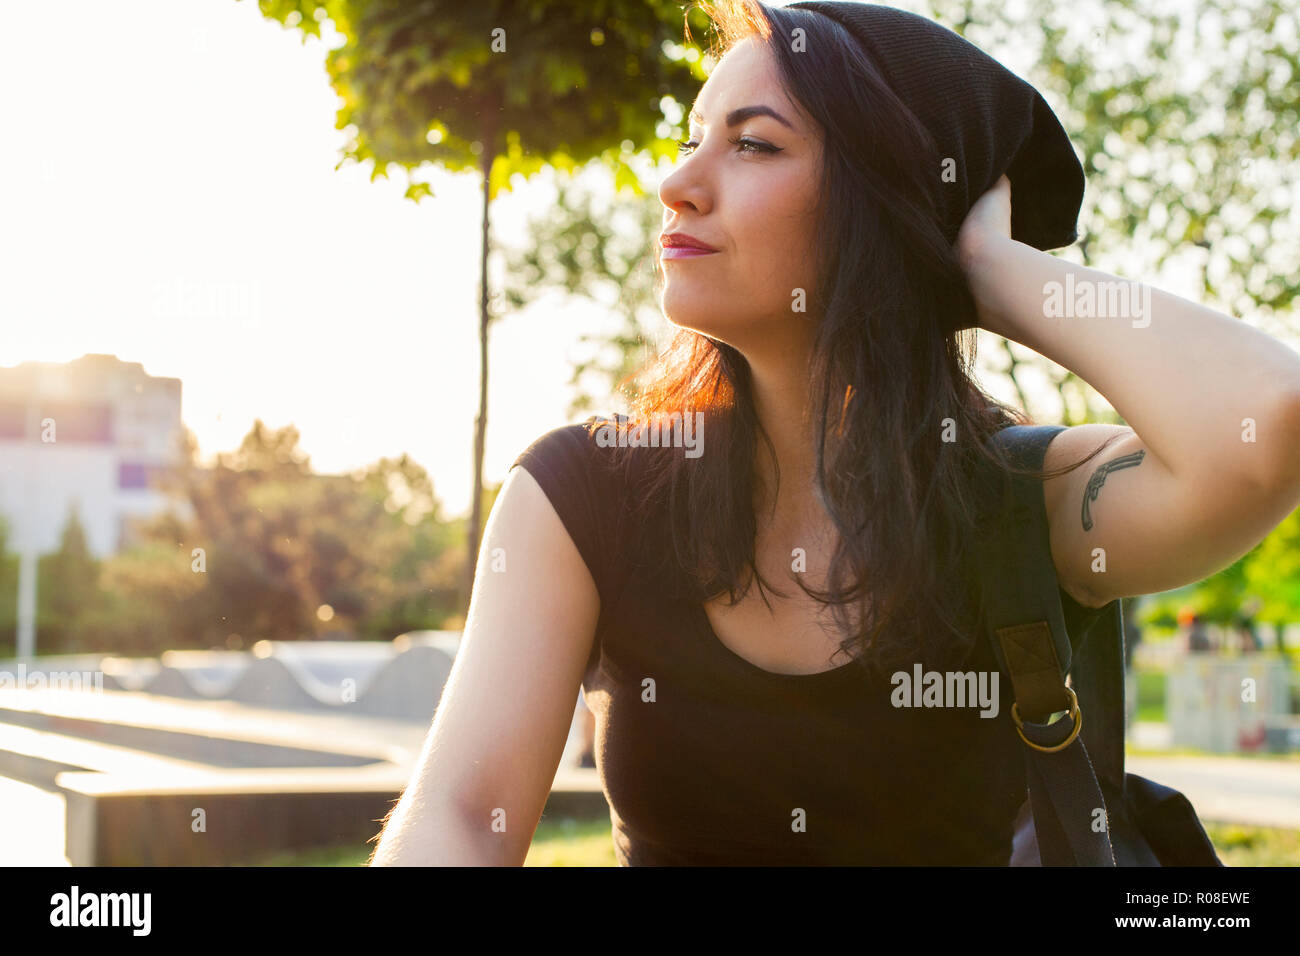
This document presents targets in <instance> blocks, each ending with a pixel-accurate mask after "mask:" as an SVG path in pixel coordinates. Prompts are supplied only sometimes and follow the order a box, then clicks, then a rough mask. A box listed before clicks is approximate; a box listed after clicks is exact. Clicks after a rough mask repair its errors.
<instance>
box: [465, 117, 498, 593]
mask: <svg viewBox="0 0 1300 956" xmlns="http://www.w3.org/2000/svg"><path fill="white" fill-rule="evenodd" d="M498 109H499V107H498V105H497V103H496V102H495V101H494V100H490V101H489V105H488V106H487V107H486V108H485V110H484V117H483V230H482V234H483V245H482V252H481V256H480V278H479V320H478V368H479V380H478V417H477V418H476V419H475V420H474V482H473V484H472V485H471V486H470V494H471V495H472V496H473V497H472V500H471V502H470V518H469V534H468V535H467V542H466V548H467V555H466V557H467V561H466V564H467V565H468V570H467V573H466V576H465V582H466V586H465V601H464V603H463V607H464V608H465V610H466V614H468V613H469V602H470V599H471V598H472V597H473V596H474V576H475V571H476V569H477V566H478V552H479V536H480V534H481V531H482V527H483V445H484V439H485V436H486V434H487V396H488V236H489V228H488V227H489V218H488V206H489V203H490V201H491V188H490V187H491V182H490V179H491V175H492V160H493V159H494V158H495V157H496V150H495V147H496V124H497V116H496V112H497V110H498Z"/></svg>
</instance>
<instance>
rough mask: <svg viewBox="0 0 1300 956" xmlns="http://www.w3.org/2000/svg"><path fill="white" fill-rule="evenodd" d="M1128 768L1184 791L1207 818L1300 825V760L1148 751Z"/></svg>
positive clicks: (1128, 763) (1132, 759)
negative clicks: (1170, 754)
mask: <svg viewBox="0 0 1300 956" xmlns="http://www.w3.org/2000/svg"><path fill="white" fill-rule="evenodd" d="M1125 767H1126V768H1127V770H1128V772H1129V773H1136V774H1139V775H1141V776H1143V777H1146V778H1148V779H1149V780H1154V781H1155V782H1156V783H1162V784H1164V785H1165V786H1167V787H1173V788H1174V789H1175V790H1181V791H1182V792H1183V794H1184V795H1186V797H1187V799H1188V800H1190V801H1191V802H1192V806H1193V807H1195V808H1196V814H1197V816H1199V817H1200V818H1201V819H1202V820H1206V821H1215V822H1221V823H1249V824H1255V825H1256V826H1268V827H1285V828H1288V829H1293V830H1300V761H1295V760H1270V759H1268V758H1266V757H1147V756H1142V757H1128V758H1127V759H1126V760H1125Z"/></svg>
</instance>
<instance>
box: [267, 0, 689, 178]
mask: <svg viewBox="0 0 1300 956" xmlns="http://www.w3.org/2000/svg"><path fill="white" fill-rule="evenodd" d="M258 6H259V9H260V10H261V12H262V13H263V15H265V16H266V17H268V18H270V19H273V20H277V21H279V22H280V23H282V24H284V25H285V26H287V27H293V28H296V29H299V30H301V31H302V34H303V39H304V42H305V41H306V38H307V37H308V36H317V37H318V36H320V35H321V33H320V25H321V23H322V22H323V21H325V20H328V21H329V22H330V23H331V24H332V25H333V27H334V29H335V30H336V31H337V32H338V34H340V35H341V36H342V37H343V43H342V45H340V46H338V47H337V48H335V49H333V50H331V51H330V52H329V54H328V55H327V58H326V69H327V71H328V72H329V77H330V82H331V84H332V86H333V88H334V90H335V92H336V93H338V95H339V97H340V99H341V100H342V105H341V106H340V107H339V111H338V115H337V122H336V124H335V125H336V126H337V128H339V129H341V130H345V131H346V132H347V133H348V134H349V139H348V141H347V144H346V145H345V147H344V150H343V159H342V160H341V162H340V165H342V164H343V163H344V162H349V161H351V162H358V163H360V162H364V161H365V160H371V161H372V162H373V164H374V165H373V169H372V171H371V178H372V179H375V178H378V177H380V176H387V175H388V169H387V167H388V165H389V164H390V163H392V164H396V165H397V166H399V167H402V168H405V169H407V170H408V171H409V170H413V169H415V168H417V167H419V166H420V165H421V164H423V163H436V164H437V165H438V166H440V167H442V168H444V169H447V170H451V171H456V170H463V169H481V167H482V162H483V159H482V157H483V154H484V151H485V150H490V152H491V155H492V156H493V163H492V170H491V176H490V186H489V198H493V197H495V196H496V195H497V193H498V192H499V191H500V190H502V189H508V188H509V186H510V181H511V177H513V176H515V175H516V174H518V175H520V176H522V177H524V178H525V179H526V178H527V177H529V176H531V175H532V174H534V173H536V172H537V171H539V170H540V169H542V168H543V167H544V166H547V165H550V166H554V167H555V168H557V169H561V170H571V169H573V168H574V167H575V166H576V165H578V164H579V163H582V162H585V161H587V160H588V159H590V158H591V157H593V156H599V157H601V159H602V160H603V161H605V162H608V163H609V164H610V165H611V166H613V167H615V168H619V167H622V169H623V171H622V172H621V173H620V174H619V175H620V178H621V179H622V181H623V182H624V183H625V184H627V185H630V186H632V187H633V188H638V185H637V180H636V177H635V175H632V174H631V173H630V170H628V169H627V168H626V166H625V159H626V157H627V156H628V155H629V154H630V153H633V152H636V151H638V150H643V149H648V150H650V151H651V152H652V153H655V154H657V155H664V156H667V155H670V154H671V152H672V150H673V148H674V146H673V143H672V136H671V132H672V131H671V130H665V129H663V128H662V127H661V123H662V122H663V116H662V114H661V111H660V101H661V100H662V99H663V98H664V97H665V96H669V97H673V98H674V99H676V100H678V101H682V102H688V101H689V98H692V97H694V95H695V92H696V90H697V89H698V88H699V85H700V83H702V82H703V80H704V75H705V74H704V63H703V58H702V57H701V56H700V54H699V51H698V50H693V51H690V52H688V51H687V50H686V49H685V48H683V46H682V44H683V40H684V32H685V26H686V22H687V21H686V19H685V15H684V12H683V7H684V4H681V3H665V2H649V0H603V2H592V3H585V4H573V3H565V2H558V0H480V2H477V3H468V4H467V3H457V2H451V0H442V2H438V0H425V2H420V3H412V2H410V0H259V4H258ZM690 26H691V35H692V36H695V37H698V36H701V35H702V34H707V32H708V20H707V18H705V17H704V16H703V15H702V14H701V13H700V11H698V10H696V11H692V12H691V15H690ZM430 194H431V193H430V191H429V189H428V187H427V184H426V185H425V186H420V187H415V186H413V187H412V188H411V190H408V195H410V196H411V197H412V198H416V199H418V198H420V197H421V196H424V195H430Z"/></svg>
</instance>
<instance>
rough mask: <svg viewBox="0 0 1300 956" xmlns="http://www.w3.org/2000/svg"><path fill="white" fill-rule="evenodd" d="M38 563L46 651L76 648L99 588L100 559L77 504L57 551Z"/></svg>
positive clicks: (39, 627) (40, 617) (40, 624)
mask: <svg viewBox="0 0 1300 956" xmlns="http://www.w3.org/2000/svg"><path fill="white" fill-rule="evenodd" d="M37 566H38V568H39V571H38V574H39V578H38V580H39V582H40V583H39V585H38V587H37V625H36V627H37V631H38V632H39V633H40V634H42V635H43V637H44V641H43V643H44V644H45V647H46V650H47V651H51V652H57V651H63V652H71V651H76V650H78V649H79V645H80V635H79V634H78V624H79V623H80V620H81V617H82V615H83V614H84V613H85V612H86V610H87V609H88V608H90V607H91V606H92V605H93V604H94V603H95V601H96V599H97V596H98V590H99V561H97V560H96V559H95V557H94V555H92V554H91V553H90V546H89V544H88V543H87V541H86V528H85V526H84V525H83V524H82V523H81V515H80V513H79V509H78V507H77V506H76V504H73V505H72V506H71V507H70V508H69V509H68V520H67V523H66V524H65V525H64V527H63V533H62V535H61V536H60V539H59V547H58V550H57V551H55V552H54V553H52V554H47V555H44V556H42V557H41V559H40V561H39V562H38V565H37Z"/></svg>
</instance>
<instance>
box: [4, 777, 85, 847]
mask: <svg viewBox="0 0 1300 956" xmlns="http://www.w3.org/2000/svg"><path fill="white" fill-rule="evenodd" d="M63 814H64V806H63V795H62V794H58V793H51V792H50V791H48V790H42V789H40V788H39V787H33V786H31V785H30V784H26V783H19V782H18V781H17V780H10V779H9V778H7V777H0V866H68V865H69V864H68V858H67V857H66V856H64V855H63V849H64V840H63V822H64V821H63Z"/></svg>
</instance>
